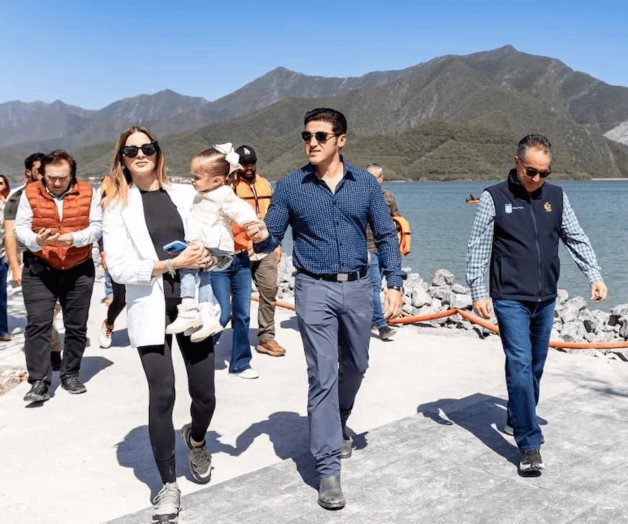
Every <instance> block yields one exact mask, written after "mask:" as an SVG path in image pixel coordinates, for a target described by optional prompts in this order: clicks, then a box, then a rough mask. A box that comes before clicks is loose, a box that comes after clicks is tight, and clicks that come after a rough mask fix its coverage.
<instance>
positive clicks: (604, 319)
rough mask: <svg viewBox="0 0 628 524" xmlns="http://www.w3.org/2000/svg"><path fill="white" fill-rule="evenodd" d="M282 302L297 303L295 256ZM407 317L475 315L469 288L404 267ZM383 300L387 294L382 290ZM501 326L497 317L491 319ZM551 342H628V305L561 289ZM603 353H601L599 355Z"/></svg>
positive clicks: (461, 322)
mask: <svg viewBox="0 0 628 524" xmlns="http://www.w3.org/2000/svg"><path fill="white" fill-rule="evenodd" d="M278 269H279V276H278V281H279V292H278V299H279V300H284V301H294V273H295V269H294V266H293V265H292V259H291V257H287V256H284V257H283V258H282V259H281V262H280V264H279V268H278ZM404 271H405V273H406V275H407V278H406V281H405V282H404V301H403V315H404V316H418V315H429V314H432V313H438V312H439V311H446V310H449V309H460V310H465V311H469V312H472V300H471V294H470V292H469V289H468V288H467V287H465V286H463V285H461V284H459V283H457V282H456V281H455V277H454V275H453V273H451V272H450V271H448V270H446V269H439V270H437V271H436V272H435V273H434V276H433V277H432V278H431V279H430V280H425V279H424V278H423V277H422V276H421V275H420V274H418V273H413V272H412V270H411V268H404ZM382 297H383V291H382ZM489 321H490V322H491V324H494V325H497V319H496V318H495V317H493V318H491V319H490V320H489ZM425 324H427V325H432V326H442V327H444V328H447V329H452V330H463V331H464V332H468V333H470V334H475V335H477V336H478V337H479V338H485V337H487V336H491V335H493V336H495V333H493V332H492V331H490V330H488V329H486V328H484V327H481V326H478V325H476V324H473V323H471V322H469V321H468V320H465V319H463V318H460V317H459V316H458V315H454V316H450V317H444V318H440V319H436V320H429V321H426V322H425ZM551 340H555V341H562V342H615V341H625V340H628V304H620V305H618V306H615V307H614V308H612V309H611V310H610V311H602V310H600V309H588V308H587V301H586V300H585V299H584V298H582V297H579V296H576V297H572V298H570V297H569V294H568V293H567V291H566V290H564V289H559V290H558V297H557V300H556V310H555V312H554V326H553V329H552V335H551ZM592 351H593V352H600V351H601V352H602V353H604V354H610V355H617V356H619V357H620V358H621V359H622V360H626V361H628V350H627V349H612V350H592ZM598 354H599V353H598Z"/></svg>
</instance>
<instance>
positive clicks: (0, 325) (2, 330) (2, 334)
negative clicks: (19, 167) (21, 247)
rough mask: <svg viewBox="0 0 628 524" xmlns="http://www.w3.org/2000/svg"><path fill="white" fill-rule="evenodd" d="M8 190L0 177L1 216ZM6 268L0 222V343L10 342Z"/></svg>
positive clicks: (1, 223)
mask: <svg viewBox="0 0 628 524" xmlns="http://www.w3.org/2000/svg"><path fill="white" fill-rule="evenodd" d="M10 189H11V188H10V186H9V179H8V178H7V177H6V176H5V175H0V214H1V215H3V216H4V206H5V204H6V202H7V200H6V199H7V196H8V195H9V191H10ZM7 268H8V266H7V263H6V260H5V249H4V220H2V221H0V342H8V341H9V340H11V335H10V334H9V316H8V313H7Z"/></svg>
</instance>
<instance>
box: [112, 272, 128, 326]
mask: <svg viewBox="0 0 628 524" xmlns="http://www.w3.org/2000/svg"><path fill="white" fill-rule="evenodd" d="M111 291H112V298H111V304H109V307H108V308H107V325H108V326H113V323H114V322H115V321H116V318H118V315H119V314H120V313H121V312H122V310H123V309H124V306H126V288H125V287H124V284H118V283H117V282H114V281H113V280H112V281H111Z"/></svg>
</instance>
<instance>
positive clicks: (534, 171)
mask: <svg viewBox="0 0 628 524" xmlns="http://www.w3.org/2000/svg"><path fill="white" fill-rule="evenodd" d="M519 164H520V165H521V167H522V168H523V170H524V171H525V173H526V175H528V176H529V177H530V178H534V177H535V176H536V175H539V176H540V177H541V178H547V177H548V176H550V175H551V174H552V168H549V169H548V170H547V171H539V170H538V169H534V168H533V167H527V166H526V165H525V164H524V163H523V162H522V161H521V160H519Z"/></svg>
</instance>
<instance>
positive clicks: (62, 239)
mask: <svg viewBox="0 0 628 524" xmlns="http://www.w3.org/2000/svg"><path fill="white" fill-rule="evenodd" d="M73 243H74V235H73V234H72V233H63V234H57V235H56V238H52V239H51V240H50V242H49V244H50V245H53V246H59V247H72V244H73Z"/></svg>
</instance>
